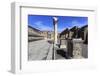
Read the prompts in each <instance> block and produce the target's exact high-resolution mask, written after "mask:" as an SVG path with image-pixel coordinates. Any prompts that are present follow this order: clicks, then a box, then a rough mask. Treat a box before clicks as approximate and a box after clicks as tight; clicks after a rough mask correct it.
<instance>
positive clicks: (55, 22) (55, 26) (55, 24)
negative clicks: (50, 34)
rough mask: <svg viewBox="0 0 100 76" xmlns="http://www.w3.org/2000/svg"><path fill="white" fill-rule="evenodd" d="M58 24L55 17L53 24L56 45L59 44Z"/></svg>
mask: <svg viewBox="0 0 100 76" xmlns="http://www.w3.org/2000/svg"><path fill="white" fill-rule="evenodd" d="M57 22H58V18H57V17H53V24H54V44H57Z"/></svg>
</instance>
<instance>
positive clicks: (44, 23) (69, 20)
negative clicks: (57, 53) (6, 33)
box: [28, 15, 88, 32]
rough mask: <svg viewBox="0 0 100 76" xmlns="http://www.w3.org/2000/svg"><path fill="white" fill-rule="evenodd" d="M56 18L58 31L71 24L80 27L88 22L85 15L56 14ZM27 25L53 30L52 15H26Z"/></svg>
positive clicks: (43, 29) (70, 26)
mask: <svg viewBox="0 0 100 76" xmlns="http://www.w3.org/2000/svg"><path fill="white" fill-rule="evenodd" d="M56 17H57V18H58V32H61V31H63V30H64V29H66V28H72V27H73V26H78V27H82V26H84V25H87V24H88V18H87V17H78V16H77V17H76V16H56ZM28 25H29V26H32V27H34V28H37V29H39V30H41V31H45V30H48V31H53V16H44V15H28Z"/></svg>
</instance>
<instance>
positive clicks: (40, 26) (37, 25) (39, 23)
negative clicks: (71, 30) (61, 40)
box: [34, 21, 53, 31]
mask: <svg viewBox="0 0 100 76" xmlns="http://www.w3.org/2000/svg"><path fill="white" fill-rule="evenodd" d="M34 25H35V28H38V29H40V30H41V31H45V30H47V31H52V30H53V28H52V27H50V26H48V25H44V23H43V22H42V21H37V22H35V23H34Z"/></svg>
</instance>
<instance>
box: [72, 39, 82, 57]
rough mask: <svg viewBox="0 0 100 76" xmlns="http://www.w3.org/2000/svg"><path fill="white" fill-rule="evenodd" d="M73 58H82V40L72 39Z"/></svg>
mask: <svg viewBox="0 0 100 76" xmlns="http://www.w3.org/2000/svg"><path fill="white" fill-rule="evenodd" d="M72 42H73V58H75V59H78V58H83V57H82V44H83V40H82V39H81V38H80V39H73V41H72Z"/></svg>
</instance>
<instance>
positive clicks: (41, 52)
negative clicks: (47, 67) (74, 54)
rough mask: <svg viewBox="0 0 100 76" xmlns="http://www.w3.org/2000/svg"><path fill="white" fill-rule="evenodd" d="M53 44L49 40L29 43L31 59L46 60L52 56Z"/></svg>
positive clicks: (29, 57)
mask: <svg viewBox="0 0 100 76" xmlns="http://www.w3.org/2000/svg"><path fill="white" fill-rule="evenodd" d="M52 48H53V44H50V43H49V42H48V41H47V40H38V41H32V42H29V44H28V59H29V60H46V59H51V58H52Z"/></svg>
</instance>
